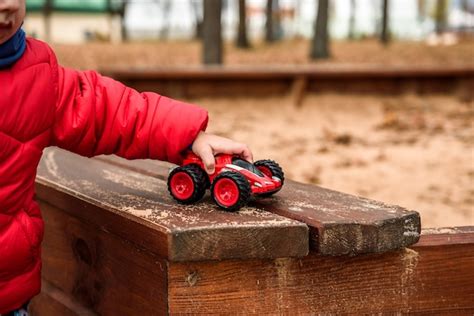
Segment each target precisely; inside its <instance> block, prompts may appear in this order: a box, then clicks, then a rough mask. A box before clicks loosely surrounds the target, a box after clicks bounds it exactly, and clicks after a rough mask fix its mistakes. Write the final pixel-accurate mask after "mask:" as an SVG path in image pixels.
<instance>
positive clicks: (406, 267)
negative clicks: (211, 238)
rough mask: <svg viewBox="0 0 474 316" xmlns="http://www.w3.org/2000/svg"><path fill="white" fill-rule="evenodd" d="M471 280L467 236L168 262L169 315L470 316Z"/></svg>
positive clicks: (473, 302) (472, 243)
mask: <svg viewBox="0 0 474 316" xmlns="http://www.w3.org/2000/svg"><path fill="white" fill-rule="evenodd" d="M189 275H192V280H194V281H193V282H192V283H190V282H189V281H188V279H186V276H189ZM473 280H474V239H473V238H472V236H469V238H468V240H464V243H459V244H453V243H451V244H449V245H444V246H443V245H440V246H423V245H420V246H414V247H413V248H411V249H408V248H407V249H404V250H400V251H397V252H391V253H386V254H367V255H359V256H356V257H348V256H339V257H327V256H321V255H318V254H315V253H311V254H310V255H309V256H307V257H305V258H301V259H276V260H244V261H237V260H231V261H225V262H199V263H173V264H170V267H169V308H170V314H176V315H178V314H186V313H192V314H193V315H209V314H214V313H217V314H227V315H232V314H253V315H255V314H256V315H315V314H318V315H321V314H333V313H335V314H346V313H349V314H359V315H360V314H377V313H383V314H400V313H403V314H405V313H421V314H426V315H432V314H437V315H472V313H474V282H473Z"/></svg>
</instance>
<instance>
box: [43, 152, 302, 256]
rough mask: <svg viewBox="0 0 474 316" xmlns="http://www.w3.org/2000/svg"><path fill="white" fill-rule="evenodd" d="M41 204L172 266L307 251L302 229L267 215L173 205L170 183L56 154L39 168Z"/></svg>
mask: <svg viewBox="0 0 474 316" xmlns="http://www.w3.org/2000/svg"><path fill="white" fill-rule="evenodd" d="M37 194H38V199H39V200H40V201H43V202H46V203H48V204H51V205H54V206H56V207H57V208H60V209H61V210H63V211H64V212H67V213H69V214H71V215H73V216H74V217H76V218H78V219H81V220H83V221H84V222H90V223H94V224H96V225H98V226H99V227H100V228H101V229H102V230H105V231H108V232H111V233H114V234H116V235H118V236H120V237H122V238H124V239H126V240H129V241H131V242H134V243H136V244H137V245H138V246H139V247H141V248H144V249H148V250H149V251H152V252H154V253H157V254H158V255H160V256H162V257H164V258H167V259H169V260H172V261H189V260H212V259H225V258H278V257H292V256H304V255H306V254H307V253H308V240H309V239H308V228H307V226H306V225H305V224H303V223H300V222H298V221H295V220H291V219H288V218H286V217H282V216H279V215H275V214H273V213H270V212H266V211H264V210H262V209H257V208H255V207H247V208H244V209H242V210H241V211H240V212H239V213H229V212H223V211H221V210H219V209H218V208H217V206H215V205H214V204H213V203H209V197H207V200H205V201H204V202H201V203H197V204H195V205H190V206H182V205H179V204H177V203H176V202H174V201H173V200H172V199H171V197H170V195H169V193H168V191H167V185H166V182H165V181H163V180H162V179H159V178H154V177H150V176H148V175H144V174H141V173H137V172H133V171H131V170H126V169H124V168H121V167H118V166H117V165H113V164H109V163H104V162H103V161H100V160H91V159H87V158H83V157H79V156H77V155H74V154H71V153H67V152H65V151H62V150H58V149H49V150H47V151H46V152H45V155H44V157H43V159H42V162H41V164H40V167H39V170H38V180H37Z"/></svg>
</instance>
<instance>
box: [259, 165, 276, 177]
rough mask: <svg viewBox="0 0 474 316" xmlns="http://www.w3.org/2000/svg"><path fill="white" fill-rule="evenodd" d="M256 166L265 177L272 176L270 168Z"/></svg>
mask: <svg viewBox="0 0 474 316" xmlns="http://www.w3.org/2000/svg"><path fill="white" fill-rule="evenodd" d="M257 168H258V170H260V171H261V172H262V173H263V174H264V175H266V176H267V177H269V178H271V177H273V174H272V171H271V170H270V168H268V167H265V166H258V167H257Z"/></svg>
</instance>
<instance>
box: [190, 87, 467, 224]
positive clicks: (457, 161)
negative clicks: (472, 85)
mask: <svg viewBox="0 0 474 316" xmlns="http://www.w3.org/2000/svg"><path fill="white" fill-rule="evenodd" d="M192 101H193V102H196V103H198V104H200V105H202V106H204V107H206V108H207V109H208V110H209V112H210V116H211V121H210V125H209V131H211V132H214V133H218V134H220V135H223V136H226V137H230V138H233V139H236V140H239V141H242V142H245V143H248V144H249V145H250V147H251V148H252V150H253V151H254V154H255V159H264V158H272V159H275V160H277V161H278V162H279V163H280V164H281V165H282V166H283V168H284V170H285V172H286V175H287V177H288V178H291V179H294V180H297V181H302V182H305V183H312V184H317V185H321V186H323V187H327V188H331V189H335V190H338V191H342V192H347V193H351V194H355V195H360V196H364V197H368V198H372V199H376V200H381V201H384V202H388V203H393V204H398V205H401V206H403V207H406V208H408V209H412V210H416V211H419V212H420V213H421V215H422V226H423V227H443V226H463V225H474V185H473V179H474V149H473V148H474V147H473V144H474V124H473V122H474V120H473V118H474V105H473V104H472V103H466V102H462V101H459V100H457V99H455V98H452V97H445V96H427V97H418V96H412V95H406V96H402V97H399V98H395V97H381V98H380V97H367V96H356V95H349V96H338V95H332V94H331V95H328V94H326V95H309V96H307V98H306V99H305V101H304V104H303V106H302V107H301V108H296V107H295V106H294V105H293V103H292V100H291V98H275V99H264V100H262V99H245V98H241V99H235V100H232V101H230V100H228V99H216V98H212V99H198V100H192Z"/></svg>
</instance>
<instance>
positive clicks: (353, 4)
mask: <svg viewBox="0 0 474 316" xmlns="http://www.w3.org/2000/svg"><path fill="white" fill-rule="evenodd" d="M355 14H356V0H351V6H350V18H349V34H348V38H349V39H351V40H353V39H354V38H355Z"/></svg>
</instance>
